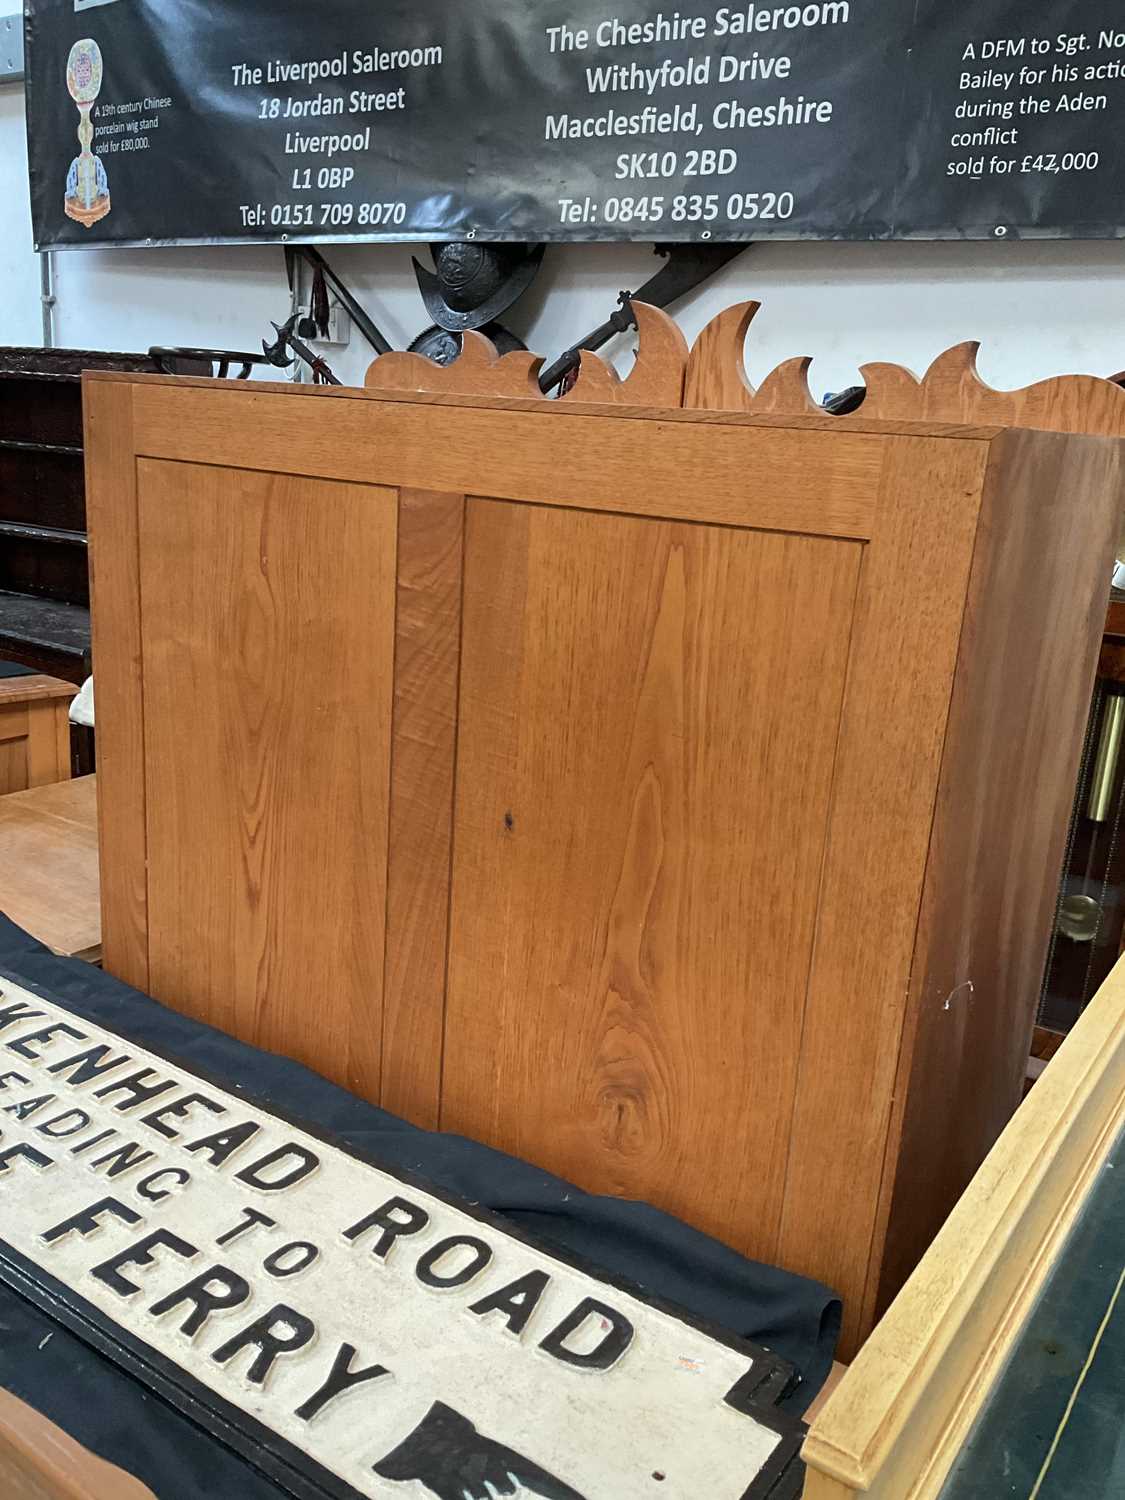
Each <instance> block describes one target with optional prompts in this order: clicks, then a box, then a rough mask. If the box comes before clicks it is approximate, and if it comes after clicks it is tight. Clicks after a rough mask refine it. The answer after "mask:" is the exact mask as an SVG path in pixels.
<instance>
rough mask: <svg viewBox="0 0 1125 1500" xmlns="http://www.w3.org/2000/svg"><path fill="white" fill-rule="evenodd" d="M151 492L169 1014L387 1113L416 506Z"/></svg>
mask: <svg viewBox="0 0 1125 1500" xmlns="http://www.w3.org/2000/svg"><path fill="white" fill-rule="evenodd" d="M137 475H138V479H137V495H138V505H139V512H140V524H139V527H138V532H139V552H138V561H139V567H140V576H141V580H142V585H141V596H142V597H141V633H142V640H143V686H144V706H145V716H144V717H145V752H144V769H145V778H146V789H147V798H146V818H147V835H148V845H149V849H150V851H151V855H150V859H149V871H148V938H149V965H150V990H151V993H153V994H154V995H156V996H157V998H158V999H163V1000H166V1001H167V1002H168V1003H169V1004H171V1005H174V1006H176V1007H177V1008H179V1009H183V1010H186V1011H189V1012H190V1013H191V1014H192V1015H194V1016H197V1017H198V1018H200V1019H202V1020H206V1021H208V1022H210V1023H212V1024H213V1025H216V1026H219V1027H221V1028H222V1029H223V1030H225V1031H229V1032H231V1033H232V1034H233V1035H235V1036H238V1037H241V1038H242V1039H244V1040H246V1041H249V1042H253V1043H255V1044H256V1045H257V1046H260V1047H266V1048H271V1049H274V1050H277V1051H283V1052H285V1053H287V1054H288V1055H289V1056H291V1057H295V1058H298V1059H299V1060H300V1061H303V1062H307V1063H309V1064H310V1065H311V1066H313V1067H316V1068H318V1069H319V1070H320V1071H321V1072H324V1073H326V1074H327V1075H328V1076H329V1077H331V1078H333V1079H334V1080H335V1081H337V1082H339V1083H342V1084H345V1085H346V1086H347V1087H348V1088H351V1089H353V1090H355V1091H357V1092H359V1093H361V1094H364V1095H366V1096H367V1097H368V1098H377V1097H378V1093H379V1071H380V1057H379V1050H380V1034H381V1015H380V1012H381V1001H382V986H383V933H384V920H385V909H386V846H387V817H388V810H387V793H388V779H389V777H388V772H389V755H390V728H391V679H392V669H393V659H394V607H395V588H394V559H395V532H396V505H395V498H396V497H395V496H394V494H393V493H392V492H390V491H387V490H380V489H377V488H375V487H371V486H367V487H361V486H356V485H340V484H332V483H329V482H325V481H312V480H304V479H295V478H292V477H287V476H281V475H270V474H250V473H246V472H237V473H232V472H229V471H224V470H223V469H220V468H217V467H214V466H207V465H186V464H167V463H160V462H154V461H152V460H149V459H142V460H140V461H139V463H138V465H137ZM357 643H358V646H359V649H356V647H357Z"/></svg>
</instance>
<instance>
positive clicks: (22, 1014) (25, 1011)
mask: <svg viewBox="0 0 1125 1500" xmlns="http://www.w3.org/2000/svg"><path fill="white" fill-rule="evenodd" d="M46 1014H47V1012H46V1011H45V1010H35V1009H34V1008H33V1007H32V1006H30V1005H25V1004H24V1003H23V1001H22V1000H13V1001H12V1003H11V1005H5V1006H2V1007H0V1031H6V1030H7V1029H8V1027H9V1026H14V1025H15V1024H16V1022H17V1021H30V1020H33V1019H35V1018H36V1017H39V1016H45V1015H46Z"/></svg>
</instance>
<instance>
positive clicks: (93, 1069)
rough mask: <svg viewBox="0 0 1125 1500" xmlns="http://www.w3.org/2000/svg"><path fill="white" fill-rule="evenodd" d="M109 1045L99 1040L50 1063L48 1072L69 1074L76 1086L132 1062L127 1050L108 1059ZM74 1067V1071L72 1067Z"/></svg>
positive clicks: (69, 1081) (68, 1079) (69, 1080)
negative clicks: (84, 1048) (70, 1055)
mask: <svg viewBox="0 0 1125 1500" xmlns="http://www.w3.org/2000/svg"><path fill="white" fill-rule="evenodd" d="M109 1050H110V1049H109V1047H108V1046H107V1044H106V1043H105V1042H99V1043H98V1045H97V1046H96V1047H87V1048H86V1050H85V1052H76V1053H75V1054H74V1056H73V1057H64V1058H63V1059H62V1061H61V1062H56V1063H48V1065H47V1072H48V1073H62V1074H64V1075H65V1074H68V1073H69V1077H68V1078H67V1082H68V1083H72V1084H74V1085H75V1086H76V1087H77V1086H78V1085H79V1084H83V1083H92V1082H93V1080H94V1079H95V1078H101V1076H102V1075H103V1073H108V1072H110V1071H111V1070H112V1069H113V1068H120V1067H121V1066H122V1065H123V1064H124V1063H127V1062H132V1060H133V1059H132V1058H131V1057H130V1056H129V1054H128V1053H127V1052H123V1053H122V1054H121V1056H120V1057H111V1058H110V1059H109V1061H108V1062H107V1061H106V1056H107V1054H108V1053H109ZM72 1068H73V1070H74V1071H73V1072H70V1069H72Z"/></svg>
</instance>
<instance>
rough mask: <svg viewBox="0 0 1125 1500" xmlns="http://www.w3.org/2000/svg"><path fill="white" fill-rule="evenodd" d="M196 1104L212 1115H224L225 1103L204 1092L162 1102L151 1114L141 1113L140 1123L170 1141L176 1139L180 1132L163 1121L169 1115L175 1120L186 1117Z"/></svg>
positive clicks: (225, 1110)
mask: <svg viewBox="0 0 1125 1500" xmlns="http://www.w3.org/2000/svg"><path fill="white" fill-rule="evenodd" d="M196 1104H198V1105H200V1106H201V1107H202V1108H203V1109H209V1110H210V1111H211V1113H212V1114H213V1115H225V1114H226V1112H227V1107H226V1105H225V1104H220V1103H219V1101H218V1100H217V1099H208V1097H207V1095H206V1094H185V1095H184V1097H183V1098H182V1099H174V1100H173V1101H172V1103H171V1104H164V1105H162V1106H161V1107H160V1108H159V1109H154V1110H153V1112H152V1114H151V1115H142V1116H141V1124H142V1125H147V1126H149V1128H150V1129H151V1130H155V1131H156V1132H157V1133H158V1134H159V1135H163V1136H166V1137H167V1139H168V1140H170V1141H175V1140H178V1139H179V1136H180V1132H179V1131H178V1130H173V1129H172V1127H171V1126H170V1125H167V1124H165V1121H166V1119H167V1117H168V1116H169V1115H171V1116H172V1118H173V1119H175V1120H185V1119H187V1116H188V1113H189V1111H190V1110H191V1108H192V1107H193V1105H196Z"/></svg>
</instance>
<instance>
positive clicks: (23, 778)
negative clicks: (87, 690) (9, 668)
mask: <svg viewBox="0 0 1125 1500" xmlns="http://www.w3.org/2000/svg"><path fill="white" fill-rule="evenodd" d="M76 692H77V688H75V687H74V686H73V685H72V684H71V683H69V682H61V681H60V680H59V679H58V678H57V677H44V676H42V675H41V674H40V673H38V672H35V673H27V674H26V675H22V676H18V677H17V676H11V677H0V796H4V795H6V794H7V793H8V792H23V791H26V790H27V788H28V787H36V786H48V785H49V784H50V783H51V782H53V781H65V780H67V779H68V778H69V776H70V770H71V767H70V717H69V715H70V700H71V699H72V698H73V697H74V694H75V693H76Z"/></svg>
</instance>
